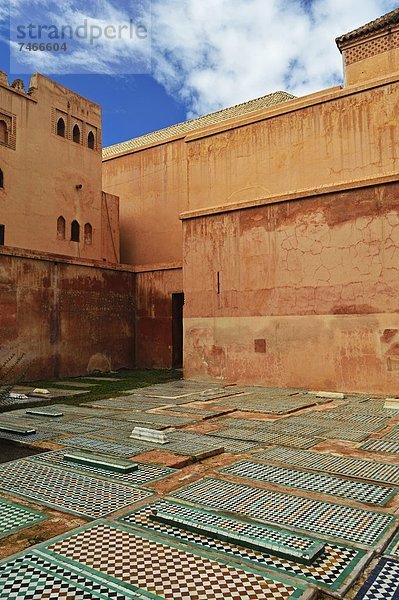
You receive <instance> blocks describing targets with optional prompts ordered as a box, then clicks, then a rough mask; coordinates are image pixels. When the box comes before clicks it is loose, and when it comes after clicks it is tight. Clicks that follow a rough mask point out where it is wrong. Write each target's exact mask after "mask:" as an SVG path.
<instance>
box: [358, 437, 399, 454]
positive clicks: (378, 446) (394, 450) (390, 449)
mask: <svg viewBox="0 0 399 600" xmlns="http://www.w3.org/2000/svg"><path fill="white" fill-rule="evenodd" d="M361 449H362V450H368V451H369V452H387V453H389V454H399V441H398V442H395V441H390V440H387V439H379V440H368V441H367V442H365V443H364V444H363V445H362V446H361Z"/></svg>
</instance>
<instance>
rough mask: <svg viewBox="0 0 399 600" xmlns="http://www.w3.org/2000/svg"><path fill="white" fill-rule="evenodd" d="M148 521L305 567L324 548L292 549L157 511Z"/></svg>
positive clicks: (313, 545) (317, 545) (320, 544)
mask: <svg viewBox="0 0 399 600" xmlns="http://www.w3.org/2000/svg"><path fill="white" fill-rule="evenodd" d="M150 519H151V520H153V521H157V522H158V523H165V524H166V525H172V526H174V527H178V528H179V529H184V530H186V531H191V532H193V533H200V534H202V535H205V536H206V537H210V538H213V539H217V540H222V541H224V542H228V543H231V544H236V545H237V546H243V547H244V548H250V549H251V550H258V551H259V552H266V553H270V554H275V555H276V556H280V557H282V558H288V559H289V560H296V561H298V562H303V563H304V564H307V565H309V564H312V562H314V560H315V559H316V558H317V557H318V556H320V554H321V553H322V552H323V550H324V546H325V544H324V543H323V542H321V541H320V542H319V541H314V542H313V543H311V544H310V546H309V547H308V548H307V549H302V548H298V549H294V548H293V547H292V546H291V547H288V546H286V547H285V546H284V545H283V544H281V543H276V541H275V540H272V539H267V537H264V538H263V539H259V538H258V539H255V538H253V537H250V536H249V535H243V534H234V533H232V532H231V531H229V530H228V529H223V528H221V527H215V526H212V525H209V524H206V525H205V524H199V523H196V522H195V521H191V520H190V519H188V518H185V517H182V516H177V515H175V514H171V513H170V512H165V511H163V510H159V509H154V512H153V513H152V514H151V515H150Z"/></svg>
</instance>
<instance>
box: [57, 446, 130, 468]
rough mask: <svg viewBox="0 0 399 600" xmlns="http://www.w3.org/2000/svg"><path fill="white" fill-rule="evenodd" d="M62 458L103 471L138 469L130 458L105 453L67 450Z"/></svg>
mask: <svg viewBox="0 0 399 600" xmlns="http://www.w3.org/2000/svg"><path fill="white" fill-rule="evenodd" d="M64 460H65V461H67V462H72V463H77V464H78V465H89V466H92V467H97V468H99V469H104V471H113V472H114V473H131V472H132V471H137V469H138V465H137V464H136V463H134V462H131V461H130V460H126V459H123V458H116V457H114V456H107V455H106V454H93V453H92V452H80V451H75V452H68V453H67V454H64Z"/></svg>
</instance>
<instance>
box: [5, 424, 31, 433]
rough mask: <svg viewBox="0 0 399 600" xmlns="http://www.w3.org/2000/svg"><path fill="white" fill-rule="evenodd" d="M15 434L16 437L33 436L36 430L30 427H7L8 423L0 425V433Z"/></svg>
mask: <svg viewBox="0 0 399 600" xmlns="http://www.w3.org/2000/svg"><path fill="white" fill-rule="evenodd" d="M2 431H4V432H5V433H16V434H17V435H33V434H34V433H36V429H33V428H30V427H28V428H27V427H18V425H9V424H8V423H0V432H2Z"/></svg>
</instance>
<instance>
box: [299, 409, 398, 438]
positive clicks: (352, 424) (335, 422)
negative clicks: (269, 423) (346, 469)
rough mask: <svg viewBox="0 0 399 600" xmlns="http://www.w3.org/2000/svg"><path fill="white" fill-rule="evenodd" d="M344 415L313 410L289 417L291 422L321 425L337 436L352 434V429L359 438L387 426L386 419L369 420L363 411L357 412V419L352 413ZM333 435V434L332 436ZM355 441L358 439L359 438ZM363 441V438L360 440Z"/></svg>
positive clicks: (324, 429) (326, 430) (325, 430)
mask: <svg viewBox="0 0 399 600" xmlns="http://www.w3.org/2000/svg"><path fill="white" fill-rule="evenodd" d="M342 414H343V415H344V416H343V418H342V419H341V416H340V415H341V413H335V414H331V413H330V411H328V412H327V411H323V412H312V413H308V414H306V415H299V416H297V417H295V416H293V417H291V418H290V419H289V421H290V422H291V423H295V424H302V425H307V426H308V425H312V426H314V427H320V428H322V429H323V432H329V431H332V432H335V437H337V436H338V435H339V434H341V435H342V434H345V435H347V436H350V433H351V431H354V432H355V433H354V434H353V435H354V436H356V437H357V438H360V437H361V436H363V438H362V439H364V437H367V436H366V434H367V433H368V434H370V433H372V432H376V431H381V429H383V428H384V427H385V426H386V423H387V421H386V419H379V422H370V421H367V415H363V414H362V413H357V414H356V419H351V418H350V417H351V416H352V413H349V415H347V416H346V413H342ZM331 437H332V436H331ZM354 441H358V440H357V439H356V440H354ZM360 441H361V440H360Z"/></svg>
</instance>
